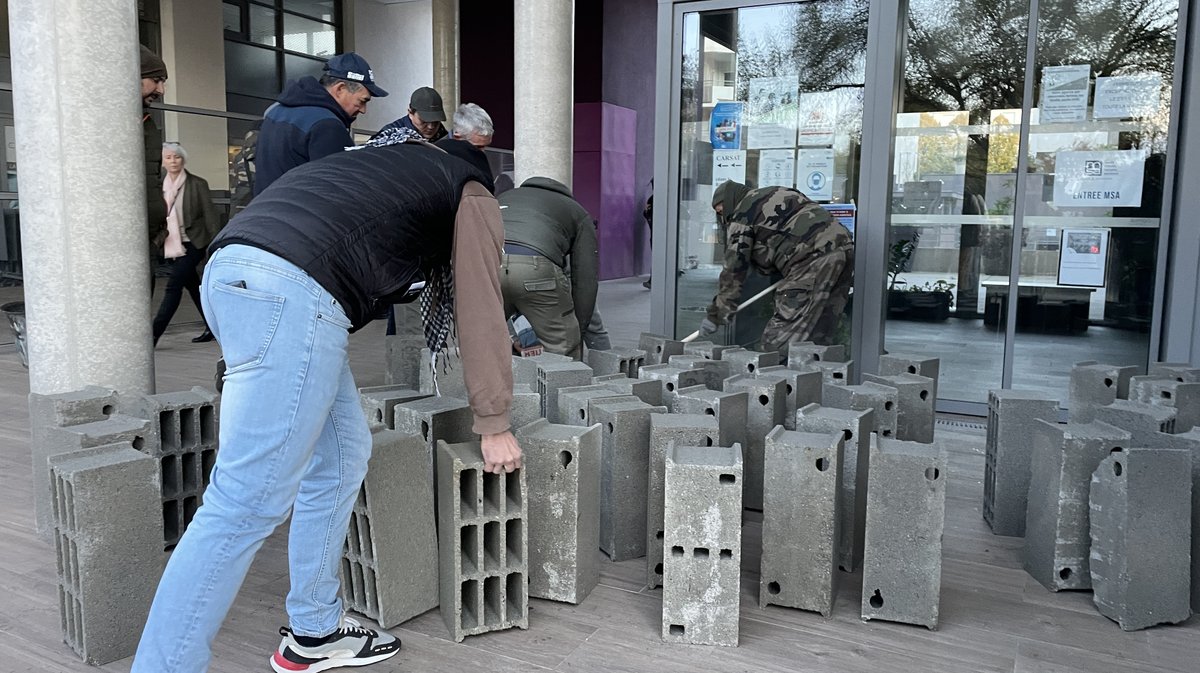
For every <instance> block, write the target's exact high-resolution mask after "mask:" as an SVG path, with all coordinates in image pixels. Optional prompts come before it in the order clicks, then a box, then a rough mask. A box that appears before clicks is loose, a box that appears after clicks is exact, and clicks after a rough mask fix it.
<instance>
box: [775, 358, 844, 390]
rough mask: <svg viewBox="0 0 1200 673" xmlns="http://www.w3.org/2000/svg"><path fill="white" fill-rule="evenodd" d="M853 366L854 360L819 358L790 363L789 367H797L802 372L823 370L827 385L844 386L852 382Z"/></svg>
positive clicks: (822, 374)
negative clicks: (838, 360)
mask: <svg viewBox="0 0 1200 673" xmlns="http://www.w3.org/2000/svg"><path fill="white" fill-rule="evenodd" d="M853 366H854V361H853V360H847V361H845V362H832V361H827V360H818V361H813V362H802V363H799V364H792V363H791V362H789V363H788V369H795V370H796V371H800V372H821V376H822V378H823V380H824V382H825V385H830V386H844V385H846V384H848V383H850V368H851V367H853Z"/></svg>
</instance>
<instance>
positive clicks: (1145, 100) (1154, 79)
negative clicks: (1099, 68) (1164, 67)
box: [1092, 73, 1162, 119]
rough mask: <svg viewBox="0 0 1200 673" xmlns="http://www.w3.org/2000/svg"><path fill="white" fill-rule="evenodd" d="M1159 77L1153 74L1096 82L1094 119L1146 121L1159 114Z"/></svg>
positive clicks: (1160, 87)
mask: <svg viewBox="0 0 1200 673" xmlns="http://www.w3.org/2000/svg"><path fill="white" fill-rule="evenodd" d="M1161 94H1162V77H1161V76H1160V75H1156V74H1153V73H1139V74H1136V75H1123V76H1121V77H1097V78H1096V102H1095V104H1094V105H1093V106H1092V117H1093V118H1095V119H1125V118H1127V117H1148V116H1150V115H1152V114H1154V113H1155V112H1157V111H1158V108H1159V104H1160V102H1161V100H1160V97H1161Z"/></svg>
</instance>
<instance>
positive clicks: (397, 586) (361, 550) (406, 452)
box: [342, 428, 438, 629]
mask: <svg viewBox="0 0 1200 673" xmlns="http://www.w3.org/2000/svg"><path fill="white" fill-rule="evenodd" d="M371 443H372V447H371V461H370V462H369V463H368V464H367V476H366V478H365V479H364V480H363V484H362V489H361V490H360V491H359V493H358V499H357V500H356V501H355V503H354V511H353V513H352V514H351V515H350V529H349V531H348V533H347V535H346V546H345V548H344V550H343V553H342V592H343V594H344V597H345V600H346V603H347V606H348V607H349V609H351V610H353V611H355V612H358V613H360V614H363V615H366V616H367V617H370V618H371V619H373V620H375V621H376V622H378V623H379V625H380V626H382V627H383V628H385V629H387V628H392V627H393V626H396V625H398V624H401V623H403V622H406V621H408V620H409V619H411V618H413V617H416V616H417V615H419V614H421V613H423V612H426V611H428V610H432V609H433V608H435V607H437V605H438V566H437V553H438V551H437V547H438V543H437V527H436V526H437V522H436V520H435V518H434V512H433V490H432V489H431V488H430V485H429V478H428V476H427V475H428V472H427V470H428V460H429V457H428V454H427V449H426V446H425V441H424V440H423V439H421V438H420V437H418V436H416V435H406V434H401V433H399V432H395V431H393V430H386V429H382V428H379V429H376V430H375V432H374V433H373V434H372V435H371Z"/></svg>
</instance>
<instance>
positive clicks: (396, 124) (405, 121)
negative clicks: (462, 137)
mask: <svg viewBox="0 0 1200 673" xmlns="http://www.w3.org/2000/svg"><path fill="white" fill-rule="evenodd" d="M396 128H404V129H412V130H413V131H417V127H416V126H413V123H412V120H411V119H409V117H408V115H404V116H403V117H401V118H399V119H397V120H395V121H393V122H392V123H391V124H388V125H387V126H385V127H383V128H381V129H379V131H378V132H377V133H376V134H375V135H374V136H371V137H372V138H375V137H378V136H381V135H387V133H388V132H389V131H391V130H392V129H396ZM420 134H421V132H420V131H417V135H420ZM448 135H450V134H449V133H448V132H447V131H446V125H445V124H442V123H438V130H437V133H434V134H433V137H432V138H426V140H428V141H429V142H431V143H436V142H437V141H439V140H441V139H442V138H445V137H446V136H448ZM422 137H424V136H422Z"/></svg>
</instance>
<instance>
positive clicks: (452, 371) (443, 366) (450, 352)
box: [417, 347, 467, 400]
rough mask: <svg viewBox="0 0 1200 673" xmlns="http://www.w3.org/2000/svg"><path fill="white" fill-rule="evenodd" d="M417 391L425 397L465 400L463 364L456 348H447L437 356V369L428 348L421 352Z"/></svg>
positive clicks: (465, 389) (465, 387)
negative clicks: (437, 396) (434, 396)
mask: <svg viewBox="0 0 1200 673" xmlns="http://www.w3.org/2000/svg"><path fill="white" fill-rule="evenodd" d="M417 389H418V390H420V391H421V392H423V393H425V394H426V395H444V396H446V397H459V398H462V399H464V400H465V399H466V398H467V384H466V382H465V381H464V380H463V362H462V357H461V356H460V355H459V354H458V349H457V348H453V347H450V348H447V349H446V350H444V351H442V352H441V353H440V354H439V355H438V361H437V367H436V368H435V367H434V366H433V354H432V351H430V350H429V349H428V348H426V349H423V350H422V351H421V368H420V370H419V371H418V387H417Z"/></svg>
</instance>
